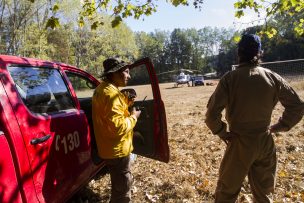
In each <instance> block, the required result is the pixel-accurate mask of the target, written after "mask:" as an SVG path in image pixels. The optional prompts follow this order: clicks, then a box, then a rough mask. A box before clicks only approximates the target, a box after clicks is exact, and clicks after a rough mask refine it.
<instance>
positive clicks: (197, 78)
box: [192, 75, 205, 86]
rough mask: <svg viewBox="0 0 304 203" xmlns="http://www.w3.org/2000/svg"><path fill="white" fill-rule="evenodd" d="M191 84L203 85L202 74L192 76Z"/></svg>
mask: <svg viewBox="0 0 304 203" xmlns="http://www.w3.org/2000/svg"><path fill="white" fill-rule="evenodd" d="M192 85H193V86H199V85H205V80H204V76H202V75H196V76H193V84H192Z"/></svg>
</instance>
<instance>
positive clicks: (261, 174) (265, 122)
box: [205, 34, 304, 203]
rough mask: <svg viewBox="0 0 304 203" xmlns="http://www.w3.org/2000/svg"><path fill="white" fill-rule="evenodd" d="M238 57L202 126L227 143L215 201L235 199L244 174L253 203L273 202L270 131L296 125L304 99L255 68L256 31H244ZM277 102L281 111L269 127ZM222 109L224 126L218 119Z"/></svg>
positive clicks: (258, 47) (273, 163)
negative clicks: (237, 63) (204, 125)
mask: <svg viewBox="0 0 304 203" xmlns="http://www.w3.org/2000/svg"><path fill="white" fill-rule="evenodd" d="M238 56H239V65H238V67H237V69H236V70H234V71H230V72H228V73H226V74H225V75H224V76H223V77H222V78H221V80H220V82H219V84H218V86H217V88H216V90H215V91H214V93H213V94H212V96H211V97H210V99H209V102H208V105H207V112H206V120H205V122H206V124H207V126H208V127H209V128H210V130H211V131H212V133H213V134H216V135H218V136H219V137H220V138H221V139H222V140H224V141H225V142H226V143H227V148H226V151H225V154H224V157H223V159H222V162H221V166H220V169H219V178H218V183H217V187H216V192H215V202H218V203H228V202H235V201H236V199H237V196H238V194H239V192H240V190H241V186H242V183H243V181H244V179H245V177H246V176H247V175H248V180H249V183H250V186H251V190H252V193H253V198H254V202H259V203H263V202H272V194H273V192H274V186H275V172H276V163H277V158H276V149H275V144H274V141H273V138H272V135H271V133H272V132H280V131H288V130H289V129H291V128H292V127H293V126H294V125H296V124H297V123H298V122H299V121H300V120H301V119H302V117H303V112H304V103H303V101H302V100H301V99H300V98H299V96H298V95H297V94H296V92H295V91H294V90H293V89H292V88H291V87H290V86H289V84H288V83H287V82H286V81H285V80H284V79H283V78H282V77H280V76H279V75H278V74H276V73H274V72H272V71H270V70H268V69H265V68H262V67H259V66H258V64H259V59H260V56H261V42H260V38H259V37H258V36H257V35H251V34H246V35H243V37H242V39H241V41H240V42H239V44H238ZM278 101H279V102H280V103H281V104H282V105H283V107H284V108H285V110H284V112H283V114H282V116H281V118H280V119H279V121H278V122H277V123H276V124H275V125H273V126H270V121H271V114H272V111H273V109H274V107H275V105H276V104H277V102H278ZM224 109H225V110H226V120H227V123H228V126H229V130H228V128H227V124H226V122H224V121H223V120H222V111H223V110H224Z"/></svg>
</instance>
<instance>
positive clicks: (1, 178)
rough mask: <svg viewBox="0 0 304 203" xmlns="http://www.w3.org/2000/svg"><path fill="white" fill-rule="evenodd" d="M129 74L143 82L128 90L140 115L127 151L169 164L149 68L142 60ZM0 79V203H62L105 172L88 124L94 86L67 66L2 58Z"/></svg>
mask: <svg viewBox="0 0 304 203" xmlns="http://www.w3.org/2000/svg"><path fill="white" fill-rule="evenodd" d="M130 69H131V76H132V74H133V75H134V76H135V77H134V78H138V77H139V76H140V77H141V79H142V81H145V82H144V83H145V85H136V82H133V84H134V86H132V88H135V89H136V88H137V87H138V88H139V89H138V90H136V91H137V95H138V97H137V98H138V100H136V101H135V106H139V107H140V108H141V109H142V114H141V117H140V118H139V120H138V122H137V125H136V127H135V129H134V131H135V133H136V134H138V135H140V136H136V139H137V140H134V145H135V146H134V148H135V149H134V153H136V154H139V155H142V156H145V157H149V158H152V159H156V160H159V161H163V162H168V161H169V147H168V136H167V123H166V114H165V107H164V103H163V101H162V99H161V94H160V90H159V85H158V80H157V78H156V74H155V70H154V67H153V65H152V63H151V60H150V59H149V58H144V59H142V60H139V61H136V62H135V63H134V64H132V65H131V68H130ZM137 76H138V77H137ZM0 80H1V84H0V202H5V203H6V202H29V203H34V202H66V201H67V200H68V199H69V198H70V197H71V196H72V195H73V194H75V193H76V192H77V191H78V190H79V189H80V188H81V187H83V186H84V185H85V184H86V183H88V181H90V179H91V178H93V177H94V175H96V174H97V173H98V172H99V171H100V170H101V169H102V168H103V167H104V162H103V160H101V159H100V158H99V157H98V155H97V153H96V152H97V150H96V144H95V137H94V132H93V128H92V119H91V114H92V110H91V99H92V94H93V92H94V89H95V87H96V86H97V85H98V84H99V81H98V80H97V79H96V78H94V77H93V76H92V75H90V74H89V73H87V72H85V71H83V70H80V69H78V68H76V67H73V66H70V65H67V64H63V63H57V62H49V61H43V60H38V59H31V58H23V57H16V56H7V55H0ZM148 92H149V94H148Z"/></svg>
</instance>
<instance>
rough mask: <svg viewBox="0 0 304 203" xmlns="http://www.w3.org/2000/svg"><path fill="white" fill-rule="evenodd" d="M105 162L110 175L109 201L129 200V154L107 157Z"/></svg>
mask: <svg viewBox="0 0 304 203" xmlns="http://www.w3.org/2000/svg"><path fill="white" fill-rule="evenodd" d="M106 164H107V166H108V169H109V173H110V176H111V185H112V189H111V203H129V202H131V185H132V174H131V171H130V156H126V157H122V158H117V159H108V160H106Z"/></svg>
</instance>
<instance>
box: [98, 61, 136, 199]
mask: <svg viewBox="0 0 304 203" xmlns="http://www.w3.org/2000/svg"><path fill="white" fill-rule="evenodd" d="M103 67H104V73H103V75H102V77H103V80H102V82H101V83H100V85H99V86H98V87H97V88H96V90H95V92H94V95H93V99H92V118H93V124H94V133H95V138H96V143H97V148H98V154H99V156H100V157H101V158H102V159H104V160H105V162H106V165H107V166H108V168H109V172H110V176H111V185H112V189H111V203H128V202H131V185H132V175H131V171H130V154H131V152H132V150H133V143H132V140H133V128H134V127H135V124H136V122H137V119H138V118H139V116H140V113H141V111H140V110H136V109H135V108H133V110H132V111H131V113H130V112H129V111H128V108H129V105H132V104H133V103H132V102H130V104H128V99H127V98H126V95H125V94H124V93H123V92H121V91H120V90H119V89H118V87H125V86H126V85H127V82H128V80H129V79H130V78H131V77H130V74H129V66H128V64H127V63H125V62H123V61H119V60H118V59H115V58H109V59H106V60H105V61H104V62H103Z"/></svg>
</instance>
